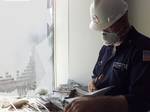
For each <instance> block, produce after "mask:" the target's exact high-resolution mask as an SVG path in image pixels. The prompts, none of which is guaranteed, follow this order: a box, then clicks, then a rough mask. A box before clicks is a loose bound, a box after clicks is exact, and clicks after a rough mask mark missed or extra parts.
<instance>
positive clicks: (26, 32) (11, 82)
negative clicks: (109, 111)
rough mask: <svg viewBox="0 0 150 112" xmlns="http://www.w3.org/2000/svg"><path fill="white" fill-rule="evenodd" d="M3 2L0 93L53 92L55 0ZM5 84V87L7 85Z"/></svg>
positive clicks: (0, 32)
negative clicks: (44, 90)
mask: <svg viewBox="0 0 150 112" xmlns="http://www.w3.org/2000/svg"><path fill="white" fill-rule="evenodd" d="M5 1H15V2H13V4H12V3H11V4H10V3H9V2H4V1H0V4H1V7H0V24H1V25H0V52H1V53H0V54H1V55H0V95H11V96H12V95H17V96H18V95H19V96H24V95H32V94H33V93H34V92H35V91H36V90H37V89H40V88H44V89H47V90H48V91H49V92H51V91H52V88H53V78H54V70H53V68H54V41H53V40H54V24H53V2H52V0H48V1H46V0H30V1H29V0H22V1H29V2H26V3H25V4H24V3H22V2H19V1H21V0H5ZM4 85H5V86H4Z"/></svg>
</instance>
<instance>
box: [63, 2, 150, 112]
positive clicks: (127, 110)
mask: <svg viewBox="0 0 150 112" xmlns="http://www.w3.org/2000/svg"><path fill="white" fill-rule="evenodd" d="M127 13H128V5H127V3H126V2H125V1H124V0H94V1H93V3H92V5H91V24H90V28H91V29H94V30H97V31H99V32H101V33H102V35H103V40H104V45H103V47H102V48H101V50H100V53H99V57H98V60H97V63H96V65H95V68H94V71H93V74H94V75H93V76H92V81H91V82H90V83H89V91H90V92H92V91H95V90H97V89H101V88H104V87H107V86H113V88H112V89H111V90H110V91H108V92H106V93H105V96H98V97H81V98H79V99H77V100H75V101H73V102H72V103H71V104H69V105H68V106H67V107H66V108H65V112H148V111H149V110H150V39H149V38H147V37H145V36H144V35H142V34H140V33H138V32H137V31H136V30H135V29H134V28H133V27H132V26H130V25H129V22H128V17H127V16H128V15H127Z"/></svg>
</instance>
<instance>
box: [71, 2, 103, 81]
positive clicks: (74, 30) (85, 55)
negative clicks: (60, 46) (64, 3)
mask: <svg viewBox="0 0 150 112" xmlns="http://www.w3.org/2000/svg"><path fill="white" fill-rule="evenodd" d="M90 3H91V0H69V78H70V79H74V80H76V81H78V82H80V83H83V84H87V82H88V81H89V80H90V76H91V74H92V70H93V67H94V64H95V62H96V60H97V56H98V53H99V49H100V47H101V39H100V36H99V35H98V34H96V32H94V31H91V30H90V29H89V23H90V16H89V6H90Z"/></svg>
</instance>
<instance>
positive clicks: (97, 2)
mask: <svg viewBox="0 0 150 112" xmlns="http://www.w3.org/2000/svg"><path fill="white" fill-rule="evenodd" d="M127 10H128V4H127V2H126V1H124V0H93V3H92V4H91V7H90V17H91V23H90V25H89V27H90V29H93V30H98V31H101V30H104V29H106V28H108V27H110V26H111V25H112V24H114V23H115V22H116V21H117V20H119V19H120V18H121V17H122V16H123V15H124V14H125V13H126V12H127Z"/></svg>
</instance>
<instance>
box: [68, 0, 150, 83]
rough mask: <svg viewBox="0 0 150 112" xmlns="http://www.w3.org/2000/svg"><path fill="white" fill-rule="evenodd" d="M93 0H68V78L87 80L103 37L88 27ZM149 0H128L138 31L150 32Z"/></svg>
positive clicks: (79, 80)
mask: <svg viewBox="0 0 150 112" xmlns="http://www.w3.org/2000/svg"><path fill="white" fill-rule="evenodd" d="M90 3H91V0H70V3H69V78H71V79H74V80H76V81H78V82H80V83H83V84H87V82H88V80H89V79H90V75H91V74H92V69H93V67H94V64H95V62H96V59H97V56H98V52H99V49H100V47H101V45H102V44H101V43H102V42H101V39H100V38H101V37H100V36H99V35H98V34H96V33H95V32H93V31H91V30H89V28H88V24H89V20H90V19H89V5H90ZM149 4H150V1H149V0H129V18H130V22H131V24H133V25H134V26H135V27H136V28H137V30H138V31H140V32H142V33H144V34H145V35H150V30H149V29H150V24H149V20H150V13H147V12H149V10H150V8H149Z"/></svg>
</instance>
